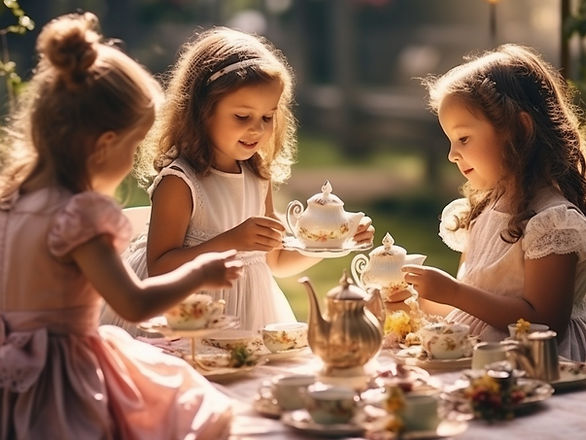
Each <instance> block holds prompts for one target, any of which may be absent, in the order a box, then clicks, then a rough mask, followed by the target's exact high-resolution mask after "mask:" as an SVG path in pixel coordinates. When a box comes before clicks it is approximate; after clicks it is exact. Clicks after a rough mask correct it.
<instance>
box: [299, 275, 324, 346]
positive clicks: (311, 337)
mask: <svg viewBox="0 0 586 440" xmlns="http://www.w3.org/2000/svg"><path fill="white" fill-rule="evenodd" d="M298 281H299V282H300V283H301V284H303V285H304V286H305V289H306V290H307V297H308V299H309V315H308V322H307V342H308V344H309V347H310V348H311V350H312V351H313V352H315V353H317V352H320V351H321V350H322V349H323V346H324V345H326V342H327V340H328V337H329V334H330V326H331V325H330V322H329V321H326V320H325V319H324V318H323V316H322V314H321V310H320V307H319V301H318V299H317V295H316V293H315V290H314V289H313V286H312V285H311V281H309V278H308V277H302V278H300V279H299V280H298Z"/></svg>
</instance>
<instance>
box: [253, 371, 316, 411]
mask: <svg viewBox="0 0 586 440" xmlns="http://www.w3.org/2000/svg"><path fill="white" fill-rule="evenodd" d="M313 383H315V376H313V375H310V374H292V375H288V376H277V377H275V378H274V379H273V380H272V381H270V382H269V383H265V384H263V386H262V387H261V388H260V392H259V393H260V395H261V396H264V395H267V394H270V395H271V396H272V397H273V398H274V399H275V400H276V401H277V404H278V405H279V408H281V409H282V410H284V411H293V410H295V409H301V408H303V407H304V406H305V390H306V389H307V387H308V386H310V385H312V384H313Z"/></svg>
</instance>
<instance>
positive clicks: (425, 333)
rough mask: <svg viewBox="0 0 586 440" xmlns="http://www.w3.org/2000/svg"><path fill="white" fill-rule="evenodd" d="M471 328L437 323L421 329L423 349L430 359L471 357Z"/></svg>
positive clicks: (458, 324)
mask: <svg viewBox="0 0 586 440" xmlns="http://www.w3.org/2000/svg"><path fill="white" fill-rule="evenodd" d="M469 333H470V326H468V325H466V324H460V323H450V322H437V323H434V324H429V325H426V326H425V327H422V328H421V329H419V337H420V338H421V347H422V348H423V350H424V351H425V352H426V353H427V355H428V356H429V357H430V358H435V359H458V358H461V357H466V356H470V354H471V351H472V343H471V341H470V338H469V337H468V335H469Z"/></svg>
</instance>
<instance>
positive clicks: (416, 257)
mask: <svg viewBox="0 0 586 440" xmlns="http://www.w3.org/2000/svg"><path fill="white" fill-rule="evenodd" d="M426 258H427V255H422V254H408V255H405V264H423V262H424V261H425V260H426Z"/></svg>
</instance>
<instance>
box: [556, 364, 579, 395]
mask: <svg viewBox="0 0 586 440" xmlns="http://www.w3.org/2000/svg"><path fill="white" fill-rule="evenodd" d="M550 384H551V385H552V386H553V387H554V389H555V390H556V391H565V390H570V389H572V388H578V387H581V386H585V385H586V363H584V362H566V361H560V378H559V379H558V380H554V381H553V382H550Z"/></svg>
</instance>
